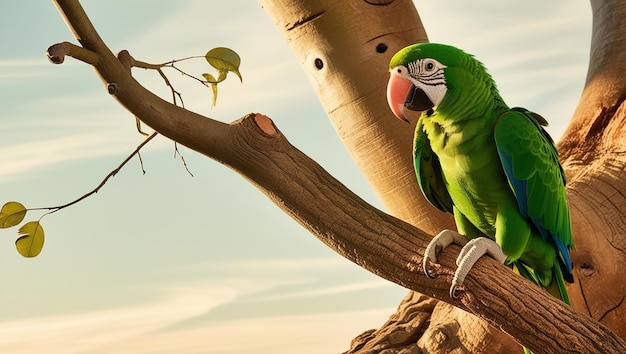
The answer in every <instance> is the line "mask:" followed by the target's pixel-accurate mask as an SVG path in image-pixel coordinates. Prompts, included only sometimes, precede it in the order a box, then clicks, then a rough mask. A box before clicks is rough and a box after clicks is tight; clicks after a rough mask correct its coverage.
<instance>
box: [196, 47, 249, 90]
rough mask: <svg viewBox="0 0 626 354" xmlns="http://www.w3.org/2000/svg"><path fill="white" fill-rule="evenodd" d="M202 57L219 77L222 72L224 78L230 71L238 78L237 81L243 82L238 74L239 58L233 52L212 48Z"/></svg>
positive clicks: (227, 49)
mask: <svg viewBox="0 0 626 354" xmlns="http://www.w3.org/2000/svg"><path fill="white" fill-rule="evenodd" d="M204 57H205V58H206V61H208V62H209V64H210V65H211V66H212V67H214V68H215V69H217V70H218V71H219V72H220V76H221V72H222V71H224V78H226V74H227V73H228V72H229V71H230V72H233V73H235V74H236V75H237V76H238V77H239V80H240V81H242V82H243V79H242V78H241V73H240V72H239V65H240V64H241V58H240V57H239V54H237V53H236V52H235V51H234V50H232V49H229V48H224V47H218V48H213V49H211V50H209V51H208V52H207V53H206V55H205V56H204ZM222 80H223V79H222ZM222 80H220V81H222Z"/></svg>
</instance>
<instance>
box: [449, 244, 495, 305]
mask: <svg viewBox="0 0 626 354" xmlns="http://www.w3.org/2000/svg"><path fill="white" fill-rule="evenodd" d="M485 254H488V255H490V256H491V257H493V258H494V259H495V260H497V261H498V262H500V263H503V264H504V261H505V260H506V258H507V257H506V255H505V254H504V252H503V251H502V248H501V247H500V245H498V244H497V243H496V242H495V241H493V240H492V239H489V238H487V237H478V238H475V239H472V240H470V241H469V242H467V243H466V244H465V246H463V248H462V249H461V253H459V256H458V257H457V259H456V265H457V266H458V268H457V269H456V272H454V278H452V286H451V287H450V297H451V298H453V299H457V296H456V289H457V288H458V287H459V286H461V284H463V281H464V280H465V276H467V273H469V271H470V269H472V267H473V266H474V263H476V261H477V260H478V259H479V258H480V257H482V256H483V255H485Z"/></svg>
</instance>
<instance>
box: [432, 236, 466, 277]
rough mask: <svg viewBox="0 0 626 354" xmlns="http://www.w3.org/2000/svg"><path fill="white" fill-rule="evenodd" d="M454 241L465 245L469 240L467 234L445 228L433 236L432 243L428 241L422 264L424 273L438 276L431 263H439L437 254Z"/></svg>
mask: <svg viewBox="0 0 626 354" xmlns="http://www.w3.org/2000/svg"><path fill="white" fill-rule="evenodd" d="M453 243H454V244H457V245H459V246H463V245H465V244H466V243H467V240H466V239H465V236H463V235H461V234H459V233H458V232H454V231H452V230H443V231H441V232H440V233H439V234H438V235H437V236H435V237H433V239H432V240H431V241H430V243H428V246H426V250H425V251H424V261H423V264H422V266H423V268H424V273H425V274H426V276H427V277H429V278H431V279H434V278H436V277H437V275H436V274H433V273H431V272H430V264H431V263H437V256H438V255H439V253H440V252H441V251H442V250H443V249H444V248H446V247H448V246H450V245H451V244H453Z"/></svg>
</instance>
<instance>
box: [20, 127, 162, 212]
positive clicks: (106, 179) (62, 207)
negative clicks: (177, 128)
mask: <svg viewBox="0 0 626 354" xmlns="http://www.w3.org/2000/svg"><path fill="white" fill-rule="evenodd" d="M158 134H159V133H157V132H154V133H152V134H150V136H148V137H147V138H146V139H144V141H142V142H141V144H139V145H138V146H137V148H136V149H135V150H134V151H133V152H132V153H131V154H130V155H128V156H127V157H126V159H124V161H122V163H121V164H120V165H119V166H117V168H115V169H114V170H113V171H111V172H110V173H109V174H108V175H106V177H104V179H103V180H102V182H100V184H99V185H98V186H97V187H96V188H94V189H93V190H91V191H90V192H88V193H87V194H84V195H83V196H81V197H80V198H78V199H76V200H73V201H71V202H69V203H67V204H63V205H59V206H54V207H46V208H33V209H28V210H50V211H49V212H47V213H45V214H44V215H42V218H43V216H45V215H48V214H52V213H56V212H57V211H59V210H61V209H65V208H67V207H69V206H72V205H74V204H76V203H78V202H80V201H81V200H83V199H86V198H88V197H90V196H91V195H93V194H95V193H98V191H99V190H100V189H101V188H102V187H103V186H104V185H105V184H106V183H107V181H108V180H109V178H111V177H113V176H115V175H116V174H117V173H118V172H119V171H120V170H121V169H122V167H124V165H126V163H128V161H130V159H132V158H133V157H134V156H135V155H138V154H139V150H141V148H143V147H144V146H145V145H146V144H147V143H148V142H149V141H150V140H152V139H153V138H154V137H155V136H157V135H158ZM142 170H143V168H142ZM144 173H145V171H144ZM40 220H41V218H40Z"/></svg>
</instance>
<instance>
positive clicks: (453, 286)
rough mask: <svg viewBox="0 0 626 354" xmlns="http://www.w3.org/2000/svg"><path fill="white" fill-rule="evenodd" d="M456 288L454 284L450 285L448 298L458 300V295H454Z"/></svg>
mask: <svg viewBox="0 0 626 354" xmlns="http://www.w3.org/2000/svg"><path fill="white" fill-rule="evenodd" d="M456 288H457V286H456V285H452V286H451V287H450V298H452V299H453V300H458V299H459V297H458V296H457V295H456Z"/></svg>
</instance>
